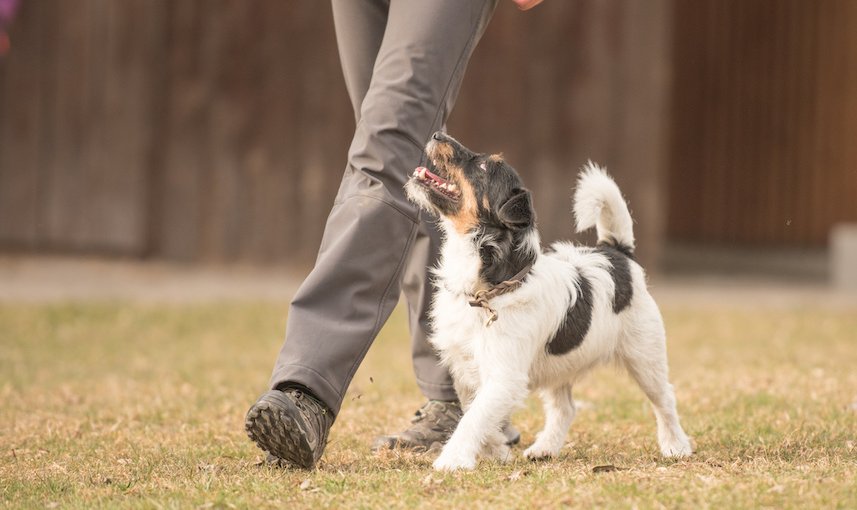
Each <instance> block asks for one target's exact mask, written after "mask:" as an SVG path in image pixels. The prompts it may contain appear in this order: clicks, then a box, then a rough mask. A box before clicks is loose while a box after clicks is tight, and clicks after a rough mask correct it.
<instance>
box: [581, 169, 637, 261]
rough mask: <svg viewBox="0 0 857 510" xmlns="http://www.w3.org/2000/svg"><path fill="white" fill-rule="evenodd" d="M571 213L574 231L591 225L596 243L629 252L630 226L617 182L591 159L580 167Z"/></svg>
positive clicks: (630, 250)
mask: <svg viewBox="0 0 857 510" xmlns="http://www.w3.org/2000/svg"><path fill="white" fill-rule="evenodd" d="M574 216H575V218H576V219H577V231H578V232H583V231H584V230H587V229H590V228H592V227H595V230H596V232H598V244H609V245H612V246H615V247H617V248H619V249H620V250H622V251H627V252H628V253H633V251H634V227H633V220H632V219H631V213H629V212H628V204H626V203H625V199H624V198H622V192H620V191H619V186H616V183H615V182H613V179H612V178H611V177H610V176H609V175H607V172H606V171H604V169H603V168H601V167H599V166H598V165H596V164H595V163H593V162H592V161H589V162H588V163H587V164H586V166H584V167H583V171H582V172H581V173H580V177H579V178H578V181H577V190H576V191H575V193H574Z"/></svg>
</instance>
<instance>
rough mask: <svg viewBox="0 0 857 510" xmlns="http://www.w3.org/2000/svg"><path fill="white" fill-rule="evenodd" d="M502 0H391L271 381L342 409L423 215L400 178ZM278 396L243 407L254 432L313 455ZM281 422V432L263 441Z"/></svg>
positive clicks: (273, 448) (281, 449)
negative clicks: (314, 257)
mask: <svg viewBox="0 0 857 510" xmlns="http://www.w3.org/2000/svg"><path fill="white" fill-rule="evenodd" d="M344 1H354V0H343V2H344ZM495 4H496V0H432V1H431V2H427V1H425V0H393V1H392V2H391V4H390V8H389V11H388V15H387V25H386V31H385V33H384V37H383V40H382V42H381V46H380V48H379V51H378V55H377V58H376V59H375V63H374V69H373V73H372V78H371V81H370V84H369V88H368V90H367V92H366V96H365V98H364V99H363V101H362V103H361V107H360V112H359V120H358V123H357V128H356V131H355V134H354V139H353V141H352V144H351V148H350V150H349V153H348V165H347V167H346V171H345V176H344V177H343V180H342V184H341V186H340V190H339V193H338V195H337V198H336V201H335V203H334V207H333V209H332V211H331V213H330V216H329V218H328V221H327V225H326V227H325V232H324V235H323V238H322V244H321V247H320V249H319V254H318V258H317V260H316V265H315V267H314V268H313V270H312V272H311V273H310V275H309V276H308V277H307V279H306V280H305V281H304V283H303V284H302V285H301V288H300V289H299V291H298V293H297V294H296V296H295V298H294V300H293V301H292V305H291V308H290V312H289V321H288V326H287V330H286V340H285V343H284V345H283V348H282V350H281V351H280V355H279V356H278V358H277V361H276V364H275V367H274V372H273V375H272V377H271V388H281V387H283V386H284V385H300V386H301V387H302V388H305V389H308V390H309V392H311V393H312V394H313V395H315V396H316V397H318V398H319V399H320V400H321V402H323V403H324V404H325V405H326V407H327V408H329V410H330V411H331V412H332V413H334V414H335V413H338V411H339V407H340V404H341V402H342V398H343V395H344V393H345V390H346V388H347V387H348V384H349V383H350V381H351V378H352V377H353V375H354V372H355V370H356V369H357V366H358V365H359V364H360V361H361V360H362V359H363V357H364V355H365V354H366V351H367V349H368V348H369V345H370V344H371V343H372V341H373V340H374V338H375V336H376V335H377V333H378V330H379V329H380V327H381V325H383V323H384V322H385V321H386V320H387V318H388V317H389V314H390V313H391V312H392V309H393V307H394V306H395V304H396V301H397V300H398V296H399V291H400V287H401V279H402V273H403V269H404V266H405V264H406V262H407V259H408V255H409V254H410V251H411V248H412V246H413V244H414V242H415V239H416V237H417V231H418V229H419V223H418V221H419V218H418V215H417V212H416V209H415V207H414V206H413V205H412V204H410V203H409V202H408V201H407V199H406V198H405V195H404V190H403V188H402V186H403V185H404V183H405V181H406V180H407V178H408V175H409V174H410V170H411V169H413V168H414V167H415V166H416V165H417V163H418V162H419V161H420V157H421V154H422V150H423V143H424V141H425V140H426V139H427V138H428V137H429V135H430V134H431V133H432V132H433V131H434V130H437V129H439V128H440V127H441V126H442V125H443V124H444V122H445V120H446V117H447V115H448V114H449V111H450V109H451V107H452V104H453V102H454V99H455V96H456V94H457V92H458V88H459V85H460V82H461V78H462V76H463V72H464V68H465V65H466V63H467V61H468V59H469V57H470V54H471V52H472V50H473V47H474V46H475V43H476V41H477V40H478V38H479V36H480V35H481V34H482V31H483V30H484V27H485V25H486V24H487V21H488V19H489V18H490V15H491V13H492V12H493V8H494V6H495ZM340 26H341V23H340ZM339 33H342V32H340V31H339V29H338V34H339ZM348 44H349V43H348V41H344V42H340V46H343V45H348ZM344 67H345V66H344ZM266 395H267V394H266ZM264 398H265V397H264V396H263V399H264ZM263 404H264V405H263ZM278 405H280V404H279V402H272V401H264V402H263V400H262V399H260V402H259V403H257V405H256V406H254V408H251V410H250V412H249V413H248V421H247V425H246V426H247V429H248V433H250V435H251V438H253V439H254V441H256V442H257V443H258V444H259V446H260V447H262V448H263V449H265V450H266V451H269V452H270V453H272V454H274V455H276V456H277V457H280V458H285V459H287V460H290V461H294V462H295V463H297V464H299V465H302V466H304V467H309V466H311V465H312V464H311V463H310V464H309V465H307V463H306V462H303V461H302V459H303V458H305V456H296V455H294V452H293V451H291V450H292V449H294V448H306V447H307V445H306V444H304V443H303V442H301V441H295V439H296V438H295V437H291V436H293V435H294V434H295V429H301V430H300V431H299V432H300V433H305V430H304V428H303V427H300V426H297V427H296V426H295V424H296V423H297V421H296V420H285V423H284V424H283V425H281V426H280V429H281V430H276V431H271V430H269V429H270V427H277V420H280V422H283V420H282V418H283V413H285V415H286V417H287V418H288V417H289V416H291V415H294V414H296V413H297V410H292V409H286V410H283V409H279V408H277V412H276V413H273V412H270V410H271V409H273V408H276V407H277V406H278ZM274 414H276V416H274ZM301 416H303V414H302V415H301ZM283 434H285V435H286V436H287V437H286V438H285V439H286V440H284V441H278V442H268V441H266V437H270V436H278V437H279V436H282V435H283ZM297 439H300V438H297ZM309 447H310V448H313V462H314V460H315V459H317V458H318V455H320V453H321V449H323V447H324V445H323V444H321V445H316V446H312V442H310V443H309Z"/></svg>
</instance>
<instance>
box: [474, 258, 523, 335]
mask: <svg viewBox="0 0 857 510" xmlns="http://www.w3.org/2000/svg"><path fill="white" fill-rule="evenodd" d="M532 268H533V264H527V265H526V266H524V268H523V269H521V270H520V271H519V272H518V274H516V275H515V276H513V277H512V278H510V279H508V280H505V281H502V282H500V283H498V284H497V285H494V286H493V287H491V288H489V289H483V290H479V291H476V292H475V293H473V294H468V297H469V298H470V301H468V304H469V305H470V306H472V307H474V308H480V307H481V308H484V309H485V311H487V312H488V322H486V323H485V326H490V325H491V323H493V322H494V321H496V320H497V317H498V315H497V310H495V309H493V308H491V305H490V304H489V303H488V301H490V300H491V299H493V298H495V297H497V296H501V295H503V294H507V293H509V292H512V291H513V290H515V289H517V288H518V287H520V286H521V285H522V284H523V283H524V277H525V276H527V273H529V272H530V270H531V269H532Z"/></svg>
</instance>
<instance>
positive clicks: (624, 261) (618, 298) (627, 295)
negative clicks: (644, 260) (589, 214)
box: [595, 244, 634, 313]
mask: <svg viewBox="0 0 857 510" xmlns="http://www.w3.org/2000/svg"><path fill="white" fill-rule="evenodd" d="M623 248H624V249H623ZM595 252H596V253H600V254H601V255H604V256H605V257H607V260H608V261H609V262H610V269H609V272H610V277H611V278H613V288H614V291H613V313H619V312H621V311H622V310H624V309H625V308H628V307H629V306H630V305H631V298H633V297H634V286H633V284H632V281H631V264H630V261H629V259H631V258H633V256H632V255H628V253H629V252H630V248H628V247H626V246H624V245H621V244H618V245H616V246H610V245H607V244H600V245H599V246H598V248H597V249H596V250H595Z"/></svg>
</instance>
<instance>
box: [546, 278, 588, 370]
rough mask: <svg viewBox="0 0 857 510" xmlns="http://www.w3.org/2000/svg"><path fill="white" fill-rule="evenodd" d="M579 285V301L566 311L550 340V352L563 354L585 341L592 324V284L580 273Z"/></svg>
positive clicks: (548, 346) (548, 347)
mask: <svg viewBox="0 0 857 510" xmlns="http://www.w3.org/2000/svg"><path fill="white" fill-rule="evenodd" d="M577 285H578V287H579V288H580V292H578V294H577V301H575V303H574V306H571V307H570V308H569V309H568V311H567V312H566V313H565V320H564V321H563V323H562V326H560V328H559V330H558V331H557V332H556V334H555V335H554V337H553V338H552V339H551V341H550V342H548V345H547V351H548V354H553V355H557V356H559V355H562V354H565V353H567V352H569V351H571V350H572V349H574V348H575V347H577V346H579V345H580V344H581V343H583V339H584V337H586V333H588V332H589V326H590V325H591V324H592V284H591V283H589V280H587V279H586V277H585V276H583V275H579V276H578V280H577Z"/></svg>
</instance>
